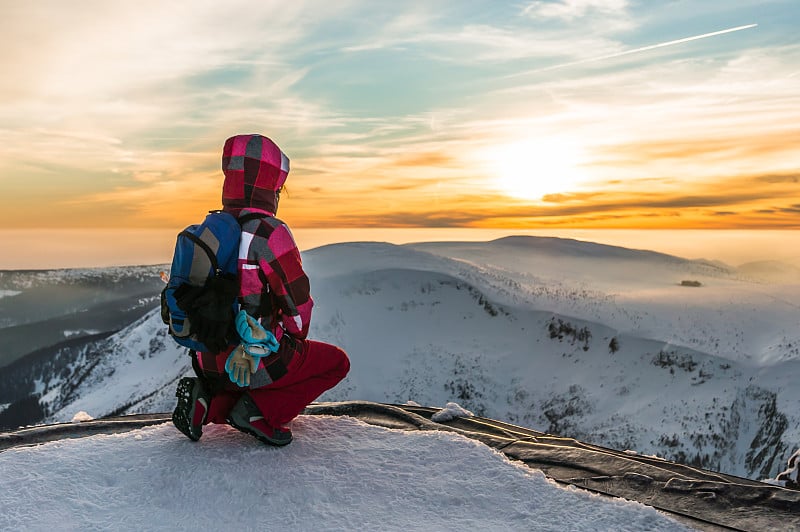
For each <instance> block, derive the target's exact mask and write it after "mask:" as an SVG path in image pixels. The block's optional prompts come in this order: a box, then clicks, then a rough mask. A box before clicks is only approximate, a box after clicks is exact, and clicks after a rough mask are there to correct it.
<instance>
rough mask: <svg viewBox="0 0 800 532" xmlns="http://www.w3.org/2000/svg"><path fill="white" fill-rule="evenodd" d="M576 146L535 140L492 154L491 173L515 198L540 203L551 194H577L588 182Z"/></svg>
mask: <svg viewBox="0 0 800 532" xmlns="http://www.w3.org/2000/svg"><path fill="white" fill-rule="evenodd" d="M580 157H581V156H580V152H579V150H578V148H577V146H576V145H575V144H574V143H572V144H571V143H568V142H565V141H553V140H549V139H534V140H527V141H519V142H514V143H511V144H507V145H504V146H500V147H498V148H495V149H494V150H491V152H490V156H489V164H488V166H489V168H488V172H489V173H490V175H492V176H493V177H494V179H495V183H496V184H497V186H498V188H499V189H500V190H501V191H502V192H504V193H505V194H508V195H509V196H512V197H514V198H519V199H524V200H540V199H542V198H543V197H545V196H546V195H548V194H555V193H564V192H574V191H576V190H577V189H578V187H579V186H580V185H581V183H582V182H583V181H585V178H586V174H587V173H586V172H585V171H583V172H582V171H581V169H580V168H579V166H580Z"/></svg>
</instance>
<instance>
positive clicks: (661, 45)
mask: <svg viewBox="0 0 800 532" xmlns="http://www.w3.org/2000/svg"><path fill="white" fill-rule="evenodd" d="M756 26H758V24H747V25H746V26H736V27H735V28H728V29H727V30H719V31H712V32H711V33H703V34H702V35H694V36H693V37H684V38H683V39H676V40H674V41H667V42H662V43H659V44H651V45H650V46H642V47H641V48H634V49H633V50H625V51H624V52H616V53H613V54H608V55H601V56H598V57H590V58H588V59H581V60H580V61H572V62H569V63H561V64H560V65H553V66H549V67H545V68H540V69H537V70H529V71H527V72H520V73H518V74H512V75H510V76H508V77H510V78H511V77H517V76H523V75H526V74H535V73H537V72H547V71H548V70H556V69H558V68H565V67H569V66H574V65H582V64H585V63H593V62H595V61H602V60H604V59H612V58H614V57H621V56H623V55H630V54H636V53H639V52H646V51H648V50H654V49H656V48H664V47H665V46H673V45H675V44H682V43H685V42H689V41H696V40H698V39H705V38H706V37H715V36H717V35H722V34H724V33H733V32H734V31H741V30H747V29H750V28H755V27H756Z"/></svg>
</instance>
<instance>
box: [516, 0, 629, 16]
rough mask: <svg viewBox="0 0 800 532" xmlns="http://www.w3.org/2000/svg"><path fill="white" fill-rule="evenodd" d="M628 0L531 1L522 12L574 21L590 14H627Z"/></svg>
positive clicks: (527, 14)
mask: <svg viewBox="0 0 800 532" xmlns="http://www.w3.org/2000/svg"><path fill="white" fill-rule="evenodd" d="M627 9H628V1H627V0H555V1H541V0H535V1H533V2H530V3H529V4H528V5H527V6H525V7H524V8H523V10H522V14H523V15H526V16H529V17H531V18H544V19H560V20H564V21H572V20H575V19H577V18H582V17H585V16H587V15H589V14H595V15H596V14H602V15H626V14H627Z"/></svg>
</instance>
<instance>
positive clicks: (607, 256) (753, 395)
mask: <svg viewBox="0 0 800 532" xmlns="http://www.w3.org/2000/svg"><path fill="white" fill-rule="evenodd" d="M303 260H304V266H305V267H306V269H307V271H308V272H309V275H310V277H311V280H312V294H313V296H314V300H315V303H316V304H315V309H314V317H313V320H312V324H311V333H310V337H311V338H313V339H317V340H321V341H326V342H331V343H334V344H336V345H340V346H342V347H343V348H344V349H345V351H347V353H348V355H349V356H350V359H351V362H352V365H351V372H350V375H349V376H348V377H347V379H345V381H343V382H342V383H340V384H339V385H338V386H337V387H336V388H334V389H333V390H331V391H330V392H328V393H326V394H325V395H324V396H323V397H321V398H320V400H323V401H344V400H367V401H375V402H385V403H399V404H402V403H406V402H408V401H414V402H416V403H418V404H421V405H426V406H434V407H436V406H440V405H446V404H447V403H449V402H456V401H457V402H458V403H459V404H460V405H462V406H463V407H464V408H465V409H468V410H469V411H471V412H473V413H475V414H476V415H478V416H485V417H490V418H494V419H498V420H501V421H506V422H509V423H513V424H517V425H522V426H525V427H530V428H533V429H536V430H541V431H543V432H549V433H553V434H558V435H560V436H565V437H574V438H577V439H580V440H583V441H587V442H590V443H595V444H598V445H603V446H607V447H611V448H614V449H630V450H631V451H635V452H637V453H639V454H640V455H647V456H653V455H657V456H660V457H663V458H665V459H669V460H678V461H680V460H684V461H686V460H689V459H695V458H696V459H697V460H699V461H700V462H699V463H700V465H701V466H702V467H704V468H706V469H713V470H717V471H722V472H725V473H729V474H734V475H739V476H745V477H748V478H752V479H761V478H767V477H772V476H774V475H775V474H777V473H778V472H779V471H780V470H781V469H780V468H781V467H782V466H783V465H784V464H786V461H787V459H788V458H789V456H790V455H791V453H792V452H793V451H794V450H795V449H797V448H798V447H800V389H798V387H797V386H796V382H797V380H798V378H800V305H798V304H797V301H800V282H795V283H784V284H774V283H765V282H760V281H758V282H757V281H754V280H753V279H751V278H749V277H746V276H744V277H743V276H742V275H740V273H738V272H737V271H736V270H735V269H732V268H726V267H724V266H720V265H714V264H708V263H707V262H696V261H687V260H684V259H680V258H677V257H671V256H668V255H662V254H658V253H653V252H646V251H638V250H625V249H622V248H613V247H609V246H601V245H598V244H592V243H587V242H577V241H564V240H560V239H536V238H510V239H502V240H500V241H494V242H470V243H458V242H447V243H426V244H415V245H406V246H394V245H390V244H384V243H374V242H373V243H368V242H360V243H349V244H336V245H329V246H325V247H323V248H318V249H315V250H311V251H309V252H306V253H304V256H303ZM685 279H693V280H698V281H700V282H701V283H702V286H701V287H699V288H686V287H681V286H680V283H681V281H682V280H685ZM558 320H562V321H563V322H564V323H566V324H569V325H570V326H571V327H573V329H574V330H578V331H580V330H584V329H585V330H588V331H590V332H591V337H590V338H589V339H587V340H586V341H578V340H577V339H576V337H572V336H570V335H569V334H564V335H563V338H560V337H555V338H554V337H551V335H550V334H549V332H548V330H549V326H550V324H551V323H552V324H557V323H558ZM612 339H616V341H617V344H618V348H617V350H616V351H614V352H612V351H611V349H610V348H609V344H610V342H611V340H612ZM94 351H95V353H96V356H95V358H93V359H88V358H87V359H86V360H81V361H78V362H76V363H75V367H77V368H86V369H85V370H83V369H82V371H85V374H84V373H76V374H75V375H74V376H72V377H68V378H66V379H63V380H62V382H60V383H59V382H58V381H57V379H58V378H59V377H53V378H52V380H50V381H48V382H47V383H44V384H42V385H41V386H39V387H37V390H39V391H42V392H43V397H42V403H43V404H45V405H46V406H47V408H48V413H49V414H50V415H49V416H48V418H47V419H46V422H66V421H69V420H70V419H72V416H73V415H74V414H75V412H77V411H79V410H84V411H86V412H89V413H91V414H92V415H93V416H95V417H98V418H99V417H103V416H106V415H109V414H111V413H115V412H116V413H119V412H122V413H125V412H127V413H146V412H167V411H170V410H171V409H172V408H173V406H174V402H175V398H174V395H173V392H174V388H175V383H176V382H177V380H178V379H179V378H180V377H181V376H183V375H185V374H191V369H190V367H189V358H188V357H187V356H186V355H185V350H183V349H180V348H179V347H178V346H177V344H175V342H173V341H171V339H169V338H167V337H166V335H165V328H164V325H163V323H162V322H161V319H160V316H159V314H158V311H157V310H155V311H153V312H152V313H151V314H149V315H148V316H146V317H145V318H143V319H142V320H140V321H138V322H137V323H134V324H132V325H131V326H130V327H128V328H126V329H124V330H122V331H121V332H120V333H118V334H117V335H114V336H113V337H110V338H109V340H108V342H106V343H102V344H98V345H97V347H96V348H95V350H94ZM73 382H79V383H80V384H79V386H78V387H77V388H76V389H74V390H72V389H71V388H70V385H71V384H72V383H73ZM65 388H68V389H69V393H66V392H64V391H63V389H65ZM767 413H769V416H768V415H767ZM762 429H764V432H761V430H762ZM773 455H774V456H775V459H774V460H771V461H769V460H768V458H769V457H771V456H773ZM681 457H683V458H681ZM765 457H766V458H765Z"/></svg>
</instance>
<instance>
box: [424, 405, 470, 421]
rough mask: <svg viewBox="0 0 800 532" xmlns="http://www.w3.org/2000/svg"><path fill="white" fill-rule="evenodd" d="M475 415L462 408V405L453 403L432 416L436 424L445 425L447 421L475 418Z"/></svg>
mask: <svg viewBox="0 0 800 532" xmlns="http://www.w3.org/2000/svg"><path fill="white" fill-rule="evenodd" d="M474 415H475V414H473V413H472V412H470V411H469V410H467V409H466V408H464V407H462V406H461V405H460V404H458V403H452V402H451V403H447V404H446V405H444V408H442V409H441V410H439V411H438V412H436V413H434V414H433V416H431V420H433V421H435V422H436V423H444V422H445V421H450V420H453V419H456V418H460V417H473V416H474Z"/></svg>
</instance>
